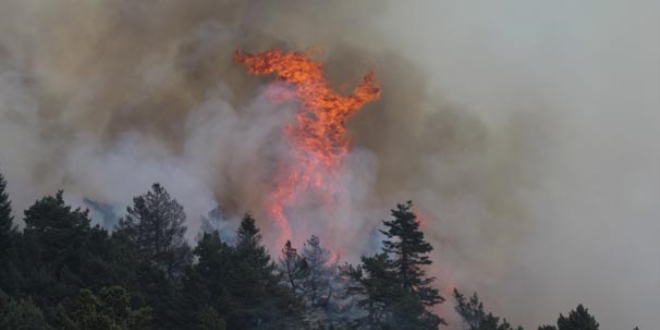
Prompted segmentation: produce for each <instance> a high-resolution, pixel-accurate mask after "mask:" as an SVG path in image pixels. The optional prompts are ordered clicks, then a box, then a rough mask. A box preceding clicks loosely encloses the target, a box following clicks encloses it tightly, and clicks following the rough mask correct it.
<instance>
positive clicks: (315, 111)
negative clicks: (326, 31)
mask: <svg viewBox="0 0 660 330" xmlns="http://www.w3.org/2000/svg"><path fill="white" fill-rule="evenodd" d="M234 61H235V62H237V63H241V64H244V65H246V66H247V68H248V72H249V73H250V74H255V75H274V76H275V77H276V79H277V82H278V83H280V85H279V86H281V84H284V85H285V88H270V89H269V91H268V94H269V96H270V98H271V99H272V100H273V101H277V102H284V101H287V100H291V99H297V100H298V101H299V102H300V105H301V107H300V109H299V111H298V112H297V113H296V117H295V122H294V123H291V124H289V125H288V126H287V127H286V128H285V134H286V136H287V138H288V139H289V140H290V142H291V145H292V146H293V149H294V155H293V157H294V161H293V163H292V165H288V166H282V168H281V169H280V170H279V173H278V177H277V178H276V180H277V182H276V186H275V189H274V191H273V192H272V194H271V196H270V201H269V203H270V206H269V212H270V215H271V217H272V218H273V220H274V221H275V222H276V223H277V225H278V227H279V228H280V234H279V238H278V242H277V244H280V245H282V244H283V243H284V241H285V240H287V239H295V237H293V233H292V231H291V227H290V222H289V221H288V220H289V219H288V218H287V214H286V213H287V210H288V209H290V208H295V205H296V202H297V201H299V199H300V198H302V197H304V196H307V195H308V194H310V193H313V194H314V195H315V196H320V199H321V200H320V201H319V202H320V203H321V205H323V206H325V207H332V205H333V200H334V199H335V198H336V194H337V192H338V188H337V182H336V180H335V179H336V174H337V172H338V170H339V168H340V166H341V164H342V161H343V159H344V157H345V155H346V154H347V153H348V150H349V145H350V141H349V140H348V138H347V137H346V127H345V126H344V123H345V122H346V120H347V119H348V118H349V117H350V116H351V115H353V114H354V113H356V112H357V111H358V110H359V109H360V108H361V107H362V106H363V105H364V104H365V103H367V102H369V101H372V100H375V99H377V98H378V97H379V96H380V87H379V86H378V83H377V82H376V79H375V76H374V74H373V73H372V72H370V73H369V74H367V75H366V76H365V77H364V78H363V80H362V83H361V84H359V85H358V86H357V87H356V88H355V90H354V91H353V93H352V94H350V95H348V96H342V95H340V94H338V93H335V92H334V91H333V90H332V89H331V88H330V86H329V84H328V81H327V79H326V77H325V75H324V74H323V63H321V62H320V61H317V60H314V59H311V58H310V57H308V56H307V55H306V54H304V53H300V52H290V53H285V52H283V51H281V50H269V51H265V52H261V53H254V54H248V53H243V52H241V51H236V53H235V55H234ZM273 86H275V85H271V87H273ZM328 225H331V224H328ZM305 234H308V233H305Z"/></svg>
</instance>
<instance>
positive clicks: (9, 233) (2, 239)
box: [0, 173, 16, 260]
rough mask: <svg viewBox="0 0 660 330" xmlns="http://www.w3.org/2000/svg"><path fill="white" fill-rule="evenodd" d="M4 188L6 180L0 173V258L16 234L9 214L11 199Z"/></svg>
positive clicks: (5, 187)
mask: <svg viewBox="0 0 660 330" xmlns="http://www.w3.org/2000/svg"><path fill="white" fill-rule="evenodd" d="M6 189H7V181H5V178H4V176H3V175H2V173H0V260H2V259H3V257H4V256H5V255H6V252H7V249H9V246H10V244H11V243H10V242H11V241H12V239H13V236H14V235H15V234H16V229H15V227H14V224H13V218H12V215H11V201H10V200H9V195H8V194H7V191H6Z"/></svg>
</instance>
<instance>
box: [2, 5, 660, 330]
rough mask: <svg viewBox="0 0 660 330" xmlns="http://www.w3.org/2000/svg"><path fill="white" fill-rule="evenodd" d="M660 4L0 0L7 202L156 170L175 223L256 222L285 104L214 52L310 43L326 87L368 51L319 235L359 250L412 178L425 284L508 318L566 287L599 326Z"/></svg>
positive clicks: (623, 324)
mask: <svg viewBox="0 0 660 330" xmlns="http://www.w3.org/2000/svg"><path fill="white" fill-rule="evenodd" d="M659 14H660V8H659V5H658V4H657V3H655V2H653V1H651V0H649V1H644V0H636V1H628V2H626V3H625V4H623V3H621V4H618V3H616V2H614V1H602V0H601V1H582V2H572V1H571V2H569V1H553V2H552V3H545V2H540V1H516V0H507V1H503V2H497V3H495V2H493V3H490V2H489V3H485V2H478V3H465V2H464V1H457V0H447V1H442V2H440V1H422V0H418V1H405V2H403V1H401V2H393V1H390V2H387V1H381V0H369V1H359V2H358V1H352V0H340V1H332V2H330V1H302V0H280V1H264V0H261V1H257V0H252V1H238V0H222V1H218V0H213V1H212V0H193V1H177V0H163V1H157V2H155V1H154V2H147V1H141V2H136V1H130V0H118V1H101V0H92V1H82V0H61V1H57V2H55V1H45V0H41V1H40V0H7V1H3V2H2V4H0V170H1V171H3V173H4V174H5V175H6V177H7V179H8V181H9V190H10V193H11V195H12V199H13V201H14V204H15V208H16V209H17V210H21V209H23V208H25V207H27V206H29V205H30V204H31V203H32V202H33V201H34V200H35V199H36V198H38V197H40V196H42V195H43V194H46V193H52V192H54V191H55V190H56V189H58V188H64V189H65V191H66V192H67V193H68V194H69V196H70V199H71V200H72V201H77V202H79V203H81V204H82V203H83V199H84V198H89V199H91V200H94V201H97V202H99V203H105V204H109V205H116V204H118V203H119V204H122V203H123V204H126V203H129V202H130V199H131V197H132V196H135V195H137V194H141V193H143V192H144V191H146V190H147V189H148V188H149V186H150V184H151V183H153V182H156V181H158V182H161V183H163V184H164V185H165V187H166V188H167V189H168V190H170V192H171V194H172V195H173V196H174V197H176V198H177V199H178V200H180V201H181V202H182V203H183V204H184V206H185V208H186V210H187V213H188V215H189V218H190V222H189V227H190V229H191V230H190V231H191V238H192V237H194V234H195V231H196V230H197V229H198V228H199V227H200V223H199V221H198V220H197V219H198V218H199V216H200V215H202V214H206V213H207V212H208V211H210V210H211V209H213V208H214V207H215V206H216V205H219V206H220V207H221V208H222V209H223V210H224V211H225V212H227V214H240V213H241V212H243V211H244V210H249V211H251V212H253V213H255V215H256V216H257V217H258V218H259V219H260V221H262V223H261V225H262V226H263V227H264V229H265V231H266V234H265V236H268V232H269V230H271V229H272V228H269V222H268V221H267V220H266V219H265V216H264V215H265V210H264V205H263V203H264V198H265V195H264V194H265V192H267V191H268V190H269V185H270V184H272V178H273V174H274V171H275V166H276V163H277V162H276V161H275V160H277V159H279V158H281V157H282V155H286V153H287V145H286V143H284V141H283V140H282V138H281V134H280V129H281V127H282V125H283V124H284V123H286V122H288V121H289V120H290V119H291V117H290V116H291V114H292V109H290V108H288V107H287V106H283V105H275V104H272V103H270V102H268V100H266V99H264V98H263V97H262V96H261V91H262V88H263V86H264V85H265V84H266V83H267V82H268V81H269V80H268V78H255V77H249V76H247V75H246V74H245V69H244V68H242V67H240V66H236V65H234V64H233V63H232V60H231V56H232V52H233V50H234V49H236V48H241V49H244V50H246V51H259V50H264V49H268V48H272V47H282V48H285V49H291V50H304V49H307V48H309V47H316V46H319V47H321V48H322V49H323V50H324V54H323V55H322V56H321V57H322V59H323V60H324V62H325V63H326V64H327V74H328V76H329V77H330V79H331V80H332V82H333V84H335V86H338V88H339V86H341V84H343V83H357V82H358V81H359V79H360V77H361V76H362V75H363V74H364V73H366V71H367V70H370V69H373V70H374V71H375V72H376V74H377V77H378V79H379V80H380V81H381V83H382V87H383V97H382V99H381V100H379V101H377V102H373V103H370V104H368V105H367V106H366V107H365V108H364V109H363V110H362V111H361V112H360V113H358V114H357V115H356V116H355V118H353V119H352V120H351V121H350V122H349V123H348V125H349V127H350V133H351V136H352V138H353V140H354V148H353V151H352V152H351V154H350V156H349V159H348V160H347V166H346V171H344V172H343V173H342V177H341V182H342V185H341V186H342V187H343V188H344V189H345V190H346V193H347V195H346V196H349V197H348V198H347V200H348V202H347V203H346V204H345V205H344V207H342V208H341V209H340V210H339V211H338V212H339V213H338V217H337V219H336V221H337V222H338V226H340V227H341V228H343V229H345V233H344V235H341V237H323V234H324V233H316V234H319V235H321V239H322V240H324V241H338V242H340V243H337V244H341V245H343V246H345V250H346V251H352V252H353V254H355V255H353V256H351V255H347V256H346V257H347V258H349V259H350V258H351V257H355V256H357V255H359V254H360V253H364V252H368V251H369V249H370V248H371V247H370V246H364V245H365V244H363V243H362V242H364V241H366V238H365V237H367V234H368V233H369V232H370V231H371V230H372V229H373V226H375V225H378V223H379V220H380V219H382V218H384V217H386V216H387V209H388V208H390V207H392V206H393V205H394V203H395V202H401V201H404V200H407V199H412V200H414V201H415V202H416V205H417V207H418V211H419V212H420V213H421V214H422V215H424V218H425V219H426V221H427V223H428V224H427V225H426V226H427V227H426V231H427V233H428V235H429V237H430V238H431V239H432V242H433V244H434V246H435V247H436V251H435V252H434V261H435V262H436V263H437V265H438V269H437V274H436V275H438V276H439V277H440V282H439V285H440V286H441V287H442V288H449V287H451V286H454V285H455V286H458V287H459V288H463V289H464V290H468V291H469V290H478V291H479V293H480V294H481V295H482V296H483V297H484V298H485V301H486V303H487V304H488V305H490V306H492V308H493V309H494V310H495V312H497V313H499V314H502V315H505V316H507V317H508V318H509V319H510V320H511V321H513V322H514V323H517V322H521V323H523V324H524V325H526V326H527V327H532V326H535V325H538V324H541V323H550V322H552V321H553V320H554V319H555V318H556V317H557V315H558V313H559V312H560V311H563V312H566V311H567V310H568V309H570V308H573V307H574V306H575V305H577V303H584V304H586V305H587V306H589V308H590V310H592V311H593V312H594V314H596V317H597V318H598V320H599V321H600V323H601V324H602V325H603V328H608V329H627V328H632V327H633V326H634V325H639V326H640V327H642V328H643V329H652V328H653V326H654V325H655V326H657V324H660V321H659V320H658V316H657V313H656V309H657V306H659V305H660V300H659V299H660V258H659V257H658V251H660V243H658V242H659V240H658V239H657V236H658V234H660V219H659V218H660V210H659V208H658V205H660V203H658V201H657V196H658V195H660V191H658V186H659V185H658V182H660V173H659V171H658V168H660V150H658V149H659V148H658V142H660V136H659V134H660V131H659V130H657V126H658V123H660V96H659V92H658V91H659V90H660V63H659V62H660V60H659V58H660V45H659V41H658V39H660V38H658V31H659V30H660V26H658V25H659V23H658V20H657V17H658V15H659ZM308 211H309V212H308ZM300 212H301V214H300V217H305V216H307V215H308V214H307V213H311V210H301V211H300ZM297 225H299V226H303V225H304V226H308V227H310V228H308V229H309V230H310V231H312V232H313V231H314V228H315V224H314V223H309V222H305V221H300V222H299V223H298V224H297ZM352 235H354V236H352ZM304 238H306V237H301V238H300V239H304ZM275 251H277V250H275ZM434 272H436V270H434ZM445 312H448V311H445ZM450 320H451V318H450ZM454 326H458V325H457V324H454Z"/></svg>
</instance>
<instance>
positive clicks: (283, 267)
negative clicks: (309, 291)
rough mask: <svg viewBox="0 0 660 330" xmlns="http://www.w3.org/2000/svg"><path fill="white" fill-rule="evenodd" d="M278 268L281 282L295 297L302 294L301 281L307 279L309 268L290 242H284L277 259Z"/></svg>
mask: <svg viewBox="0 0 660 330" xmlns="http://www.w3.org/2000/svg"><path fill="white" fill-rule="evenodd" d="M279 268H280V271H281V273H282V282H283V284H284V285H286V286H288V287H290V288H291V291H292V292H293V293H294V294H295V295H302V294H303V290H304V289H303V288H302V285H303V281H304V280H305V278H306V277H307V274H308V270H309V267H308V266H307V260H305V259H304V258H303V257H301V256H300V255H299V254H298V250H297V249H296V248H294V247H293V245H292V244H291V241H286V244H284V247H283V248H282V252H281V256H280V258H279Z"/></svg>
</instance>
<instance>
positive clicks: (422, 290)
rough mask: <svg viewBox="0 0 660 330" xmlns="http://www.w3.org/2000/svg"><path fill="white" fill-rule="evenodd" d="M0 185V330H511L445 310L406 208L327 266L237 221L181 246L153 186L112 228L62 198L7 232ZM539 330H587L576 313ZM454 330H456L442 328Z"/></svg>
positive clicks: (467, 308)
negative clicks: (371, 250)
mask: <svg viewBox="0 0 660 330" xmlns="http://www.w3.org/2000/svg"><path fill="white" fill-rule="evenodd" d="M6 187H7V182H6V181H5V180H4V178H3V177H2V176H1V175H0V329H112V330H120V329H208V330H211V329H420V330H421V329H438V328H441V327H444V326H446V325H447V322H446V321H445V320H444V319H443V318H441V317H440V316H438V315H436V314H435V313H433V312H432V311H433V310H434V309H433V307H434V306H436V305H438V304H442V303H452V304H453V305H454V310H455V311H456V313H458V315H459V316H460V318H461V319H462V320H463V322H462V324H461V325H459V326H458V327H463V328H464V329H469V330H513V329H522V328H521V327H513V326H511V325H510V324H509V323H508V322H507V321H506V319H501V318H499V317H497V316H494V315H493V314H491V313H489V312H488V311H487V310H486V309H485V308H484V306H483V304H482V303H481V302H480V301H479V298H478V296H477V294H476V293H475V294H473V295H471V296H468V297H466V296H465V295H464V294H462V293H460V292H459V291H456V290H455V291H454V293H453V297H450V298H451V302H450V301H445V298H446V297H442V296H441V295H440V293H439V291H438V290H437V289H436V288H434V286H433V285H434V278H432V277H430V276H428V275H427V274H426V273H425V271H424V269H425V268H426V267H427V266H428V265H430V264H431V263H432V261H431V260H430V259H429V257H428V254H429V252H431V250H432V249H433V247H432V246H431V245H430V244H429V243H428V242H427V241H426V239H425V237H424V233H423V232H422V231H421V230H420V227H419V222H418V221H417V218H416V216H415V214H414V212H412V210H411V206H412V204H411V203H410V202H407V203H404V204H399V205H396V207H395V208H394V209H393V210H392V212H391V219H390V220H386V221H383V223H382V228H381V233H382V234H383V236H384V237H385V239H384V240H383V242H382V246H381V251H380V252H379V253H377V254H374V255H369V256H362V258H361V261H360V263H359V264H357V265H351V264H347V263H344V264H339V262H338V261H337V260H334V259H333V257H332V255H331V252H330V251H329V250H328V249H326V248H324V246H323V244H322V242H321V241H320V239H319V238H318V237H317V236H312V237H310V238H309V239H308V240H307V242H306V244H304V246H302V247H294V246H293V245H292V244H291V243H290V242H287V243H286V245H285V246H284V247H282V250H281V251H279V252H280V253H279V256H277V257H273V256H272V255H273V254H271V251H268V250H267V249H266V248H265V247H264V245H262V243H261V238H262V234H261V233H260V230H259V228H258V227H257V226H256V222H255V220H254V219H253V218H252V216H251V215H249V214H245V216H244V217H243V218H242V220H241V222H240V226H239V227H238V229H237V230H236V232H235V235H234V237H231V238H226V237H224V236H223V235H221V233H219V232H218V231H214V230H209V231H207V232H205V233H203V234H202V235H201V236H200V237H199V240H198V241H197V242H196V246H194V247H193V246H191V245H190V242H188V241H187V240H186V239H185V233H186V226H185V222H186V216H185V213H184V210H183V207H182V206H181V205H180V204H179V203H178V202H177V201H176V200H175V199H174V198H172V197H171V196H170V195H169V194H168V192H167V191H166V189H165V188H164V187H163V186H161V185H160V184H154V185H153V186H152V188H151V190H150V191H149V192H147V193H146V194H144V195H141V196H137V197H135V198H133V203H132V206H131V207H128V208H127V210H126V214H125V215H124V216H123V218H121V220H120V221H119V223H118V224H117V225H116V226H114V227H113V228H104V227H102V226H101V225H92V221H91V218H90V215H89V211H88V210H82V209H74V208H72V207H71V206H69V205H67V204H66V203H65V201H64V199H63V193H62V191H59V192H58V193H57V194H55V195H54V196H47V197H44V198H42V199H40V200H38V201H36V202H35V203H34V204H33V205H32V206H31V207H29V208H28V209H27V210H25V211H24V218H23V222H24V225H25V226H24V227H23V228H22V230H18V226H17V221H16V220H15V219H13V217H12V214H13V213H12V207H11V199H10V196H8V194H7V192H6ZM559 315H560V316H559V319H558V320H557V324H556V325H545V326H541V327H539V328H538V329H539V330H551V329H555V330H596V329H598V328H599V325H598V323H597V322H596V320H595V318H594V317H593V316H592V315H590V314H589V312H588V310H587V309H586V308H585V307H583V306H582V305H580V306H577V308H576V309H574V310H572V311H570V312H569V313H568V314H567V316H564V315H562V314H559ZM453 326H456V325H453Z"/></svg>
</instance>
